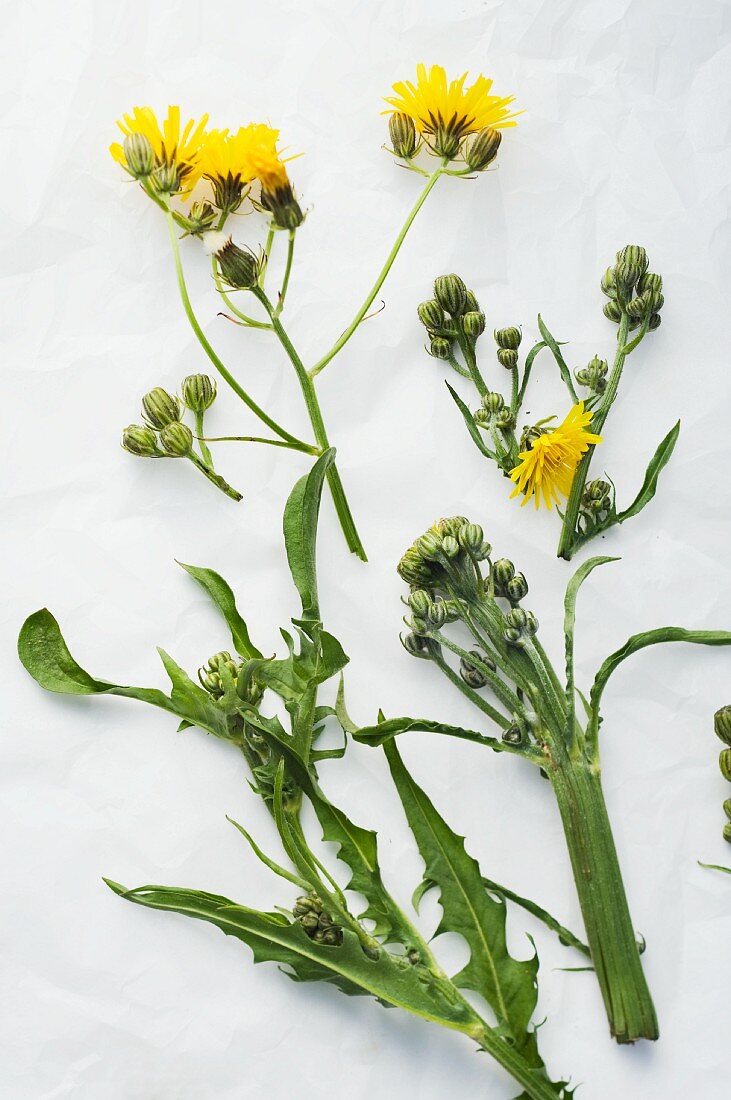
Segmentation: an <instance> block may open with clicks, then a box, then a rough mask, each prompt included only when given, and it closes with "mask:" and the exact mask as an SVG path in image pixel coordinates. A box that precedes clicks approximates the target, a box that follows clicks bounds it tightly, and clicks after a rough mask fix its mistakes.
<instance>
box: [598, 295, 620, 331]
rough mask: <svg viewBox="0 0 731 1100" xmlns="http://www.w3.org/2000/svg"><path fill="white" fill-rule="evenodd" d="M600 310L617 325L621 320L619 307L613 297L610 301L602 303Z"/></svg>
mask: <svg viewBox="0 0 731 1100" xmlns="http://www.w3.org/2000/svg"><path fill="white" fill-rule="evenodd" d="M602 312H603V314H604V316H605V317H606V318H607V319H608V320H610V321H614V323H615V324H617V325H618V324H619V322H620V321H621V320H622V310H621V307H620V306H619V305H618V303H617V302H615V301H614V299H612V301H610V302H605V303H604V307H603V309H602Z"/></svg>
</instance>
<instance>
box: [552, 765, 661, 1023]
mask: <svg viewBox="0 0 731 1100" xmlns="http://www.w3.org/2000/svg"><path fill="white" fill-rule="evenodd" d="M547 773H548V778H549V779H550V781H551V784H552V786H553V790H554V792H555V794H556V799H557V801H558V808H559V811H560V813H561V820H562V822H563V827H564V834H565V836H566V844H567V846H568V849H569V855H570V857H571V865H572V868H573V872H574V879H575V882H576V889H577V892H578V895H579V902H580V904H581V912H582V915H583V918H584V926H585V928H586V936H587V940H588V944H589V949H590V951H591V958H592V962H593V964H594V970H595V972H596V976H597V981H598V982H599V988H600V989H601V993H602V997H603V999H604V1006H605V1009H606V1013H607V1018H608V1020H609V1027H610V1031H611V1034H612V1036H613V1037H614V1038H615V1039H616V1040H617V1042H618V1043H634V1042H635V1041H636V1040H637V1039H657V1037H658V1034H659V1032H658V1026H657V1018H656V1015H655V1008H654V1006H653V1003H652V997H651V996H650V991H649V989H648V987H647V982H646V980H645V975H644V973H643V970H642V962H641V959H640V953H639V950H638V947H637V940H636V937H635V932H634V928H633V926H632V919H631V917H630V912H629V906H628V904H627V896H626V894H625V890H624V883H623V882H622V873H621V870H620V867H619V860H618V858H617V850H616V848H615V845H614V837H613V836H612V827H611V824H610V822H609V817H608V814H607V808H606V805H605V802H604V795H603V792H602V786H601V778H600V774H599V768H598V766H594V767H592V766H590V765H589V764H587V763H586V762H585V761H583V760H581V761H578V762H571V761H569V760H568V758H564V759H560V758H559V759H558V760H557V761H556V760H554V762H553V763H552V764H550V765H549V766H548V768H547Z"/></svg>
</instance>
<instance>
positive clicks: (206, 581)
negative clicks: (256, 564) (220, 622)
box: [178, 561, 262, 659]
mask: <svg viewBox="0 0 731 1100" xmlns="http://www.w3.org/2000/svg"><path fill="white" fill-rule="evenodd" d="M178 564H179V565H180V566H182V568H183V569H184V570H185V571H186V573H190V575H191V577H193V579H194V580H196V581H197V582H198V584H199V585H200V586H201V588H203V589H205V591H206V592H207V593H208V595H209V596H210V597H211V599H212V600H213V602H214V604H215V605H216V607H217V608H218V609H219V611H220V612H221V614H222V615H223V617H224V619H225V620H226V625H227V626H228V628H229V630H230V631H231V640H232V641H233V644H234V648H235V650H236V652H237V653H238V654H239V655H240V656H241V657H246V658H248V659H251V658H252V657H261V656H262V654H261V653H260V652H259V650H258V649H257V648H256V646H255V645H254V644H253V642H252V641H251V638H250V637H249V628H248V627H247V625H246V623H245V622H244V620H243V619H242V618H241V616H240V615H239V612H238V609H237V607H236V598H235V596H234V594H233V592H232V591H231V587H230V585H229V584H228V583H227V582H226V581H225V580H224V579H223V577H221V576H219V574H218V573H214V571H213V570H212V569H201V568H200V567H199V566H196V565H186V564H185V562H182V561H181V562H178Z"/></svg>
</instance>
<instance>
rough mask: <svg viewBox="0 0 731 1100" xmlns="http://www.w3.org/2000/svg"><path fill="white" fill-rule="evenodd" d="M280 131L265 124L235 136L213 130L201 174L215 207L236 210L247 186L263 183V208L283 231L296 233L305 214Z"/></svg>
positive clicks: (246, 128)
mask: <svg viewBox="0 0 731 1100" xmlns="http://www.w3.org/2000/svg"><path fill="white" fill-rule="evenodd" d="M278 142H279V130H275V129H274V128H273V127H271V126H269V125H267V124H266V123H263V122H252V123H251V124H250V125H248V126H242V127H240V129H239V130H237V131H236V133H235V134H231V133H229V132H228V130H214V131H213V132H212V133H211V134H209V135H208V138H207V139H206V142H205V145H204V146H203V151H202V155H201V173H202V175H204V176H205V177H206V179H208V180H210V181H211V184H212V186H213V192H214V198H215V202H216V205H217V206H218V207H219V208H220V209H221V210H226V211H227V212H231V211H233V210H236V209H237V207H238V206H239V204H240V202H241V196H242V190H243V187H244V185H245V184H247V183H251V182H252V181H253V180H255V179H257V180H259V182H260V183H261V205H262V206H263V207H264V209H265V210H268V211H270V212H271V213H272V214H273V216H274V220H275V221H276V222H277V224H278V225H280V226H281V228H286V229H294V228H296V227H297V226H298V225H299V224H300V223H301V221H302V213H301V211H300V209H299V206H298V205H297V202H296V200H295V198H294V193H293V191H292V185H291V184H290V182H289V177H288V175H287V168H286V162H287V161H288V160H292V159H293V158H292V157H288V158H284V157H283V156H282V153H281V151H280V150H279V148H278Z"/></svg>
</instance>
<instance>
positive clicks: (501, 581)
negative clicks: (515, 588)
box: [492, 558, 515, 593]
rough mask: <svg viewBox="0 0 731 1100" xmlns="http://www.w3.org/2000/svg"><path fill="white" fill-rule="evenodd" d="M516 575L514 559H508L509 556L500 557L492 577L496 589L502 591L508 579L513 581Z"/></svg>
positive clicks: (493, 569)
mask: <svg viewBox="0 0 731 1100" xmlns="http://www.w3.org/2000/svg"><path fill="white" fill-rule="evenodd" d="M514 576H515V566H514V565H513V563H512V561H508V559H507V558H498V560H497V561H496V562H495V563H494V565H493V567H492V579H493V584H494V585H495V590H496V591H498V592H499V593H502V592H503V591H504V589H505V588H506V586H507V584H508V581H511V580H512V579H513V577H514Z"/></svg>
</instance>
